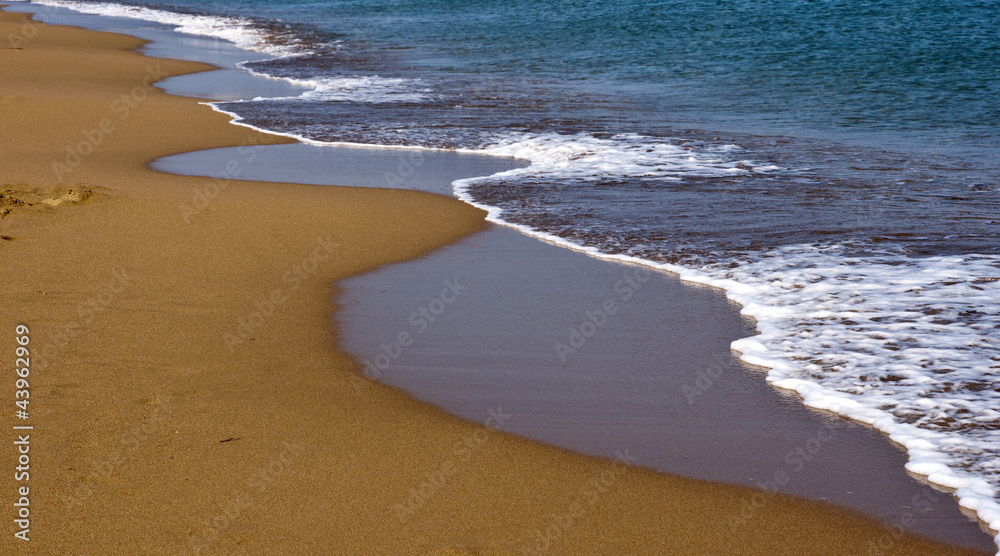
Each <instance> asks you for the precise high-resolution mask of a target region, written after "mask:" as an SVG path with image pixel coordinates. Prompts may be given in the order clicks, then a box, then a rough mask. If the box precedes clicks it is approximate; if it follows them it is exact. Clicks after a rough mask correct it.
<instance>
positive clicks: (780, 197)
mask: <svg viewBox="0 0 1000 556" xmlns="http://www.w3.org/2000/svg"><path fill="white" fill-rule="evenodd" d="M42 1H43V3H49V4H53V3H54V4H68V5H75V6H77V7H80V5H81V4H86V5H87V6H86V9H90V10H97V11H101V12H102V13H115V14H118V15H126V16H141V17H151V18H154V19H156V18H159V20H160V21H173V22H175V23H184V22H185V18H186V16H179V15H177V14H188V15H190V14H195V15H211V16H216V17H218V16H222V17H225V18H240V19H235V20H234V19H209V20H205V19H198V18H194V19H190V18H187V19H188V21H187V23H188V29H189V30H190V31H194V32H199V33H203V34H214V35H222V36H227V37H229V38H230V39H232V40H236V41H237V43H238V44H243V45H244V46H245V47H247V48H251V49H256V50H258V51H265V52H271V53H274V54H276V55H277V57H276V58H274V59H271V60H264V61H258V62H253V63H248V64H246V65H245V68H246V69H247V70H248V71H252V72H256V73H260V74H264V75H267V76H269V77H272V78H279V79H285V80H288V81H293V82H295V83H298V84H301V85H308V86H310V87H311V90H310V91H309V92H306V93H304V94H302V95H301V96H295V97H289V98H272V99H247V100H246V101H245V102H235V103H234V102H230V103H223V104H220V105H219V107H220V108H221V109H223V110H226V111H230V112H232V113H234V114H237V115H239V116H240V117H242V118H244V121H245V123H248V124H251V125H254V126H256V127H259V128H262V129H266V130H273V131H279V132H283V133H289V134H293V135H296V136H299V137H302V138H303V139H308V140H313V141H319V142H348V143H364V144H377V145H406V146H420V147H429V148H444V149H456V150H470V151H480V152H486V153H490V154H495V155H504V156H516V157H519V158H524V159H528V160H530V161H531V163H532V164H531V166H530V167H528V168H525V169H521V170H514V171H512V172H508V173H506V174H502V175H497V176H492V177H489V178H484V179H479V180H472V181H470V182H466V183H462V184H458V186H459V188H458V190H459V193H460V194H461V195H462V196H463V198H464V199H466V200H468V201H469V202H473V203H476V204H479V205H480V206H483V207H485V208H489V209H491V211H492V217H493V218H494V219H497V220H500V221H503V222H506V223H509V224H513V225H518V226H521V227H523V229H525V230H526V231H529V232H530V233H537V234H548V235H549V236H550V238H551V239H554V240H557V241H563V242H566V243H567V244H572V245H573V246H575V247H577V248H582V249H589V250H591V251H592V252H593V253H595V254H600V255H604V256H619V257H634V258H636V260H641V261H644V262H646V263H647V264H651V265H656V264H663V265H678V266H666V267H664V268H669V269H671V270H675V271H678V272H685V273H687V275H688V276H689V277H690V278H691V279H694V280H698V281H701V282H706V283H712V284H715V285H718V286H720V287H724V288H726V289H727V290H728V292H729V295H730V297H732V298H733V299H735V300H737V301H739V302H740V303H742V304H743V305H744V307H745V309H744V312H745V313H747V314H749V315H752V316H754V317H755V318H757V320H758V323H759V328H760V331H761V335H760V336H757V337H755V338H754V340H753V342H752V343H746V342H744V343H742V344H740V345H739V346H734V347H736V348H737V349H739V350H740V351H741V352H743V353H744V360H747V361H749V362H754V363H757V364H761V365H765V366H768V367H770V368H771V369H772V371H771V373H770V375H769V378H770V379H771V380H772V381H774V382H775V383H777V384H779V385H782V386H784V387H786V388H789V389H793V390H796V391H798V392H799V393H800V394H802V395H803V397H804V398H805V401H806V403H807V404H809V405H812V406H815V407H823V408H826V409H830V410H833V411H837V412H839V413H842V414H844V415H848V416H851V417H853V418H855V419H857V420H860V421H863V422H868V423H872V424H874V425H875V426H877V427H878V428H880V429H881V430H883V431H885V432H887V433H891V434H893V435H894V436H893V438H894V439H895V440H896V441H897V442H899V443H901V444H903V445H905V446H907V447H908V448H909V449H910V457H911V466H910V467H911V469H910V470H911V471H913V472H915V473H922V474H933V475H934V476H933V480H934V482H937V483H939V484H943V485H947V486H950V487H952V488H957V489H959V492H958V495H959V497H961V498H963V500H967V501H968V502H969V503H978V504H980V507H979V515H980V517H982V518H983V519H986V520H990V521H992V522H993V526H994V528H995V529H1000V503H998V500H1000V497H998V496H997V488H998V487H1000V468H998V466H997V464H996V461H998V458H1000V412H997V411H996V409H995V408H997V407H1000V347H998V346H1000V4H998V3H997V2H995V1H991V0H940V1H935V2H910V1H904V0H879V1H864V0H857V1H833V0H831V1H820V0H815V1H806V0H785V1H780V2H779V1H773V0H771V1H768V0H763V1H755V2H750V1H741V0H730V1H721V0H718V1H707V0H694V1H684V2H680V1H668V0H662V1H638V0H616V1H595V0H590V1H587V0H578V1H569V0H536V1H533V2H517V3H514V2H500V1H498V0H466V1H462V2H458V1H448V0H437V1H434V0H431V1H417V0H344V1H337V0H327V1H285V2H281V3H276V2H265V1H222V0H209V1H203V0H202V1H193V0H171V1H169V2H138V3H132V5H141V6H148V7H156V8H160V9H165V10H169V11H170V12H171V14H172V15H171V14H166V15H164V14H150V13H136V12H132V11H129V10H127V9H124V8H122V7H121V5H120V4H119V5H117V6H118V7H106V6H105V7H101V6H98V5H96V4H95V3H91V2H82V3H81V2H70V3H66V2H61V1H59V0H42ZM234 37H236V38H234ZM738 343H739V342H738ZM804 385H805V386H804ZM809 385H812V386H819V387H820V390H812V389H810V388H812V386H809ZM845 400H847V401H845Z"/></svg>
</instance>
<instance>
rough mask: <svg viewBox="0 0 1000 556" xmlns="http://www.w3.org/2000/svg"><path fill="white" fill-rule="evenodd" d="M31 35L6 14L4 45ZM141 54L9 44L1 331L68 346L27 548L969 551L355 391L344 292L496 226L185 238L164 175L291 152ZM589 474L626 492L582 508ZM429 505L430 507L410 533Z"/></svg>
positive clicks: (295, 224) (322, 196) (256, 226)
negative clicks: (754, 510)
mask: <svg viewBox="0 0 1000 556" xmlns="http://www.w3.org/2000/svg"><path fill="white" fill-rule="evenodd" d="M25 25H28V23H27V22H26V19H25V18H24V17H23V16H12V15H11V14H2V15H0V28H2V30H3V35H4V36H7V34H8V33H16V32H17V31H18V30H19V29H22V28H23V27H24V26H25ZM140 45H141V41H139V40H137V39H133V38H131V37H125V36H122V35H109V34H101V33H95V32H91V31H83V30H80V29H73V28H67V27H57V26H54V25H53V26H45V27H43V28H41V29H39V30H38V32H37V34H36V35H35V36H34V37H33V38H32V40H31V41H29V43H28V44H26V45H24V48H23V50H15V49H3V50H0V56H4V57H6V58H8V59H9V60H10V63H9V64H8V63H5V64H4V65H3V67H2V68H0V73H2V74H4V77H5V79H4V80H3V81H2V82H3V83H4V85H3V86H2V87H0V91H2V93H0V94H2V97H0V102H2V103H3V106H4V108H5V111H7V112H8V113H9V116H7V117H8V118H9V121H10V122H12V126H11V128H13V129H18V130H30V132H29V133H26V134H22V135H19V136H12V134H10V133H4V135H3V136H2V137H0V148H3V149H4V152H5V153H7V154H9V156H11V159H12V160H15V161H16V162H15V163H13V164H12V165H11V166H10V167H8V168H7V169H5V175H4V177H3V179H4V189H5V190H11V193H9V194H7V196H8V198H10V199H13V202H11V204H10V207H11V208H12V210H11V212H10V213H9V214H7V215H6V217H5V218H4V219H3V220H2V221H0V224H2V226H3V228H2V232H3V235H5V236H7V237H9V238H11V239H5V240H4V241H3V242H2V243H0V248H3V249H4V250H5V251H6V253H5V258H6V260H11V261H18V262H19V264H18V265H17V268H14V267H13V265H11V266H8V265H5V267H4V268H3V270H0V273H2V275H3V282H2V283H4V284H5V285H6V286H7V294H8V296H11V297H12V298H13V305H12V307H13V309H12V310H13V311H16V312H17V313H19V314H13V313H11V312H8V311H5V314H4V327H5V328H7V329H10V330H13V329H14V325H15V323H16V322H15V321H31V322H30V324H31V328H32V334H33V336H32V342H35V343H36V344H38V345H40V346H45V345H46V344H48V345H50V346H54V345H56V341H57V339H59V338H62V340H60V343H62V344H63V345H62V346H61V347H60V348H59V350H58V351H59V353H58V355H57V356H53V357H50V358H49V362H48V363H47V364H45V365H41V364H37V367H36V369H35V371H36V372H37V375H38V376H37V378H36V384H34V385H33V388H34V389H35V390H34V391H35V392H37V393H38V394H37V397H36V398H35V402H36V405H33V406H32V408H33V413H32V415H33V417H32V422H33V424H36V425H37V429H38V433H36V434H38V437H37V438H38V441H37V442H38V443H37V444H36V446H38V450H39V454H40V455H39V459H38V464H37V465H38V469H39V475H35V476H34V477H37V479H33V480H36V481H37V482H33V483H32V485H31V487H32V489H33V492H36V493H37V494H35V495H34V496H35V498H34V499H33V505H32V511H33V512H35V513H36V515H39V516H44V518H38V520H39V521H37V522H36V523H38V526H37V529H35V530H34V531H33V540H32V542H31V543H30V544H26V545H21V546H19V547H18V548H20V549H21V551H24V552H25V553H30V552H34V551H38V553H50V552H52V551H57V552H60V553H83V552H91V551H94V550H98V551H101V550H103V551H105V552H109V551H113V550H114V549H115V548H116V547H117V548H120V547H121V546H123V545H124V546H128V547H130V548H133V549H134V550H135V551H139V550H142V551H152V552H158V553H181V552H189V551H192V549H194V548H198V549H199V550H209V551H210V552H211V553H216V552H243V551H251V552H253V551H255V550H256V551H259V550H263V549H267V550H283V551H286V552H302V551H315V550H321V549H326V550H329V549H330V548H331V547H335V549H336V550H337V551H339V552H348V551H369V552H372V551H373V552H381V553H387V552H394V553H416V552H423V553H426V552H429V551H438V553H446V552H445V551H446V550H451V551H452V553H455V552H458V553H462V552H461V550H465V551H466V552H465V553H473V551H474V550H475V551H479V552H482V553H489V551H492V553H525V552H524V551H523V550H520V549H519V547H521V548H523V547H528V548H529V550H528V552H531V550H532V549H533V548H538V547H539V546H541V545H543V544H546V543H548V546H546V548H549V549H551V550H553V551H556V550H558V551H560V552H563V551H565V552H566V553H571V552H579V551H581V550H584V551H586V550H587V549H591V550H592V549H594V547H601V548H600V549H601V550H606V551H607V550H611V551H616V550H617V551H622V550H625V551H631V552H633V553H634V552H640V551H644V550H647V551H648V550H652V549H653V547H655V546H662V547H668V546H669V547H672V548H673V549H677V543H678V542H683V543H684V547H682V548H681V549H680V550H681V551H686V552H690V553H699V552H705V551H709V552H726V551H733V550H736V549H746V548H747V547H755V548H754V549H753V550H759V551H760V552H767V553H799V552H801V551H802V550H808V551H810V552H815V553H824V552H827V553H845V552H852V551H857V550H860V549H864V548H866V547H869V548H870V547H871V544H870V542H877V541H879V540H883V539H888V541H889V542H887V543H882V544H888V546H886V547H885V548H887V551H886V552H887V553H900V554H904V553H907V554H912V553H921V552H925V553H928V554H930V553H934V554H946V553H956V554H958V553H969V552H968V551H962V550H960V549H954V550H952V549H950V548H949V547H944V546H942V545H940V544H937V543H932V542H928V541H925V540H923V539H919V538H916V537H913V536H911V535H908V534H902V533H897V532H896V531H894V530H891V529H888V528H886V527H884V526H881V525H879V524H877V523H874V522H872V521H871V520H867V519H864V518H860V517H859V516H857V515H855V514H852V513H850V512H846V511H842V510H839V509H836V508H831V507H828V506H826V505H821V504H814V503H809V502H806V501H802V500H798V499H794V498H786V497H775V498H774V499H773V500H774V501H773V502H772V504H770V507H769V508H767V510H766V511H762V512H761V515H759V516H756V518H755V520H754V522H753V527H743V528H737V529H736V530H732V529H731V528H730V527H729V526H728V525H729V524H731V523H732V521H731V517H732V512H733V511H738V509H734V508H730V507H728V505H729V502H727V501H729V500H732V499H733V498H732V497H733V495H734V494H737V493H746V492H748V491H747V490H746V489H738V488H737V487H724V486H721V485H715V484H710V483H704V482H700V481H692V480H686V479H681V478H678V477H671V476H664V475H660V474H655V473H652V472H647V471H644V470H641V469H635V468H627V467H622V466H620V465H615V464H613V463H611V462H608V461H606V460H600V459H596V458H588V457H586V456H579V455H576V454H572V453H568V452H566V451H563V450H559V449H555V448H550V447H548V446H542V445H539V444H537V443H534V442H529V441H524V440H520V439H517V438H514V437H509V436H507V435H500V434H492V433H490V432H489V430H490V429H489V428H484V427H482V426H476V425H474V424H471V423H468V422H466V421H462V420H460V419H457V418H454V417H451V416H448V415H445V414H443V413H441V412H440V411H438V410H436V409H433V408H431V407H429V406H428V405H427V404H423V403H420V402H417V401H414V400H413V399H411V398H409V397H408V396H406V395H403V394H401V393H399V392H398V391H396V390H393V389H389V388H384V387H376V386H374V385H369V386H364V387H362V388H360V389H358V388H357V386H358V384H357V382H356V381H355V380H352V379H355V378H356V376H357V375H356V374H354V373H356V372H357V370H358V369H357V366H356V364H355V363H354V362H353V361H352V360H351V358H350V357H348V356H347V355H346V354H345V353H343V352H342V351H341V350H339V349H337V348H334V347H332V346H334V345H335V344H334V342H333V340H334V339H333V338H332V337H331V336H332V334H331V332H330V330H329V326H328V324H327V317H328V314H329V312H330V311H331V305H332V303H331V301H330V300H331V299H332V294H333V290H334V288H333V287H332V286H331V284H332V283H333V282H335V281H337V280H340V279H343V278H345V277H347V276H354V275H357V274H360V273H362V272H365V271H368V270H371V269H373V268H376V267H379V266H382V265H384V264H388V263H391V262H398V261H403V260H409V259H412V258H414V257H416V256H418V255H420V254H422V253H426V252H428V251H429V250H432V249H434V248H436V247H440V246H443V245H447V244H450V243H452V242H454V241H456V240H458V239H459V238H461V237H464V236H465V235H467V234H468V233H470V232H473V231H476V230H478V229H482V227H483V225H484V223H483V216H482V213H481V212H480V211H478V210H476V209H473V208H471V207H468V206H466V205H463V204H462V203H460V202H458V201H456V200H451V199H446V198H443V197H438V196H434V195H429V194H420V193H412V192H404V191H375V190H366V189H345V188H330V187H316V186H297V185H293V184H273V183H259V182H232V183H231V184H230V186H227V189H226V193H225V194H224V195H219V196H217V197H215V198H213V199H212V201H211V203H210V204H209V205H208V206H207V207H205V208H204V209H202V210H200V211H199V212H198V213H197V218H194V219H192V221H191V222H184V219H183V217H182V214H181V213H180V211H179V210H178V207H179V206H180V205H182V204H184V203H190V202H192V199H193V198H194V196H195V195H197V193H198V191H204V190H207V188H211V187H212V186H213V181H212V180H211V179H207V178H186V177H182V176H172V175H166V174H160V173H157V172H154V171H151V170H149V169H148V168H147V167H146V164H147V163H148V162H149V161H151V160H153V159H155V158H159V157H162V156H166V155H168V154H174V153H179V152H189V151H195V150H204V149H208V148H212V147H222V146H229V145H244V146H247V147H252V146H254V145H258V144H264V143H280V142H282V141H278V140H276V139H274V138H266V137H262V136H261V135H260V134H256V133H252V132H249V131H247V130H243V129H240V128H238V127H236V126H232V125H230V123H229V121H228V120H227V119H226V118H224V117H222V116H219V115H215V114H213V113H212V112H211V111H209V110H208V108H207V107H204V106H200V105H198V103H197V102H196V101H194V100H191V99H182V98H179V97H170V96H167V95H164V94H162V93H160V92H159V91H157V90H155V88H152V87H149V86H147V83H148V84H149V85H152V83H153V80H152V77H151V76H152V73H151V72H150V70H149V69H148V67H147V66H148V65H149V64H150V63H153V64H154V65H155V67H153V69H154V70H155V74H156V75H157V76H161V75H167V74H173V73H186V72H190V71H203V70H206V69H208V68H207V67H206V66H205V65H203V64H194V63H188V62H175V61H172V60H159V59H157V60H154V59H150V58H145V57H142V56H139V55H138V54H135V53H134V52H132V50H134V49H135V48H138V47H139V46H140ZM5 62H6V61H5ZM136 90H138V91H139V93H138V95H139V96H141V98H142V100H141V101H139V100H138V97H137V96H135V95H132V92H133V91H136ZM122 95H132V99H133V100H134V101H135V104H136V106H135V108H133V109H132V110H131V111H130V112H129V116H128V117H127V118H121V119H120V120H118V121H114V120H110V118H108V117H105V116H104V115H105V114H107V113H108V112H109V111H110V112H111V113H112V114H114V115H116V116H118V115H120V114H117V113H115V112H114V110H113V108H112V106H113V102H114V99H118V98H121V97H122ZM126 105H128V104H127V102H126ZM119 106H121V105H119ZM106 119H108V120H109V121H111V122H112V123H113V124H114V126H113V127H109V126H106V125H102V124H103V123H104V122H105V120H106ZM95 130H99V131H100V132H101V133H100V141H97V140H92V141H91V143H93V144H92V145H90V150H89V152H88V153H87V154H86V155H83V151H84V150H86V149H79V148H77V149H76V151H77V155H78V156H80V158H81V161H80V162H79V163H78V164H76V165H70V164H67V165H68V166H71V167H72V172H71V173H70V174H64V175H63V177H64V178H66V177H70V175H71V176H72V180H73V183H72V184H71V185H63V184H60V183H59V182H58V179H57V178H56V176H55V175H54V174H53V171H52V163H53V156H52V149H53V147H52V145H67V144H68V146H67V148H68V149H70V150H73V149H74V147H78V146H79V145H80V144H82V142H83V141H84V140H86V139H89V138H92V137H98V134H97V132H95ZM151 130H155V132H156V133H152V132H151ZM88 133H89V136H88V135H87V134H88ZM81 137H83V139H81ZM56 150H57V151H58V150H59V147H56ZM60 156H61V155H60ZM230 187H231V188H230ZM70 190H72V191H70ZM237 190H238V191H239V193H240V194H239V195H235V194H232V192H235V191H237ZM81 192H88V193H87V194H86V195H83V194H81ZM19 203H23V204H19ZM327 238H329V239H327ZM40 254H43V255H42V256H40ZM296 269H297V270H296ZM310 269H311V270H310ZM286 277H289V278H288V279H286ZM275 291H277V292H278V294H277V295H276V294H275ZM269 303H270V305H268V304H269ZM265 307H269V309H264V308H265ZM257 313H261V314H263V313H268V314H267V315H266V318H263V319H262V320H264V321H266V322H261V324H259V325H257V326H253V325H251V326H250V328H252V330H251V332H252V333H253V336H252V337H250V336H249V335H248V337H247V338H245V340H244V342H242V343H241V344H240V345H239V346H235V348H238V349H230V348H229V347H227V344H226V341H225V337H224V336H225V334H226V333H230V332H232V331H234V330H239V328H240V327H241V324H242V323H241V319H242V320H244V321H246V322H251V323H252V322H256V319H254V318H253V315H254V314H257ZM98 317H99V318H98ZM70 324H76V326H74V327H70V326H69V325H70ZM4 344H5V345H8V346H9V341H4ZM228 346H232V344H228ZM10 349H13V348H12V346H10ZM39 349H42V350H44V349H45V348H39ZM50 349H51V348H50ZM35 408H37V409H35ZM488 417H489V416H487V415H484V416H483V419H487V418H488ZM499 421H500V419H499V418H498V417H494V418H493V420H492V421H491V422H490V423H488V424H491V425H497V424H499ZM470 439H471V440H470ZM480 439H485V440H482V441H480ZM463 443H464V444H463ZM470 443H471V444H470ZM462 445H465V446H466V449H465V450H461V449H460V447H461V446H462ZM472 447H475V450H473V449H472ZM42 454H44V457H43V456H42ZM466 454H468V457H467V459H466ZM5 460H6V461H7V462H8V464H10V463H12V461H13V460H12V459H11V455H8V456H7V457H6V458H5ZM448 462H451V464H450V465H449V464H448ZM459 464H461V465H459ZM449 470H454V472H450V471H449ZM427 477H430V479H432V480H431V481H430V482H429V483H428V480H429V479H427ZM441 477H445V479H446V480H445V481H443V484H438V483H441V481H440V478H441ZM592 480H596V481H598V484H600V485H603V488H604V490H603V491H601V492H597V491H596V490H594V489H590V490H585V485H587V484H588V483H590V482H591V481H592ZM12 482H13V481H11V479H10V478H6V479H5V480H4V492H11V488H10V486H11V484H10V483H12ZM425 484H430V485H431V486H430V487H429V488H422V487H423V485H425ZM414 485H417V486H416V487H414ZM435 485H437V486H435ZM612 487H614V488H612ZM414 488H417V489H418V490H419V491H420V492H418V494H420V493H421V492H423V493H429V495H428V496H419V497H418V498H419V499H421V500H422V502H421V504H420V506H421V507H420V508H417V509H414V510H413V512H411V513H410V514H408V516H407V518H406V519H405V520H403V519H399V521H400V523H398V524H396V523H392V521H391V520H388V519H387V518H390V517H393V516H397V517H398V516H399V515H400V514H399V513H398V512H397V511H396V510H395V509H394V508H396V507H397V506H399V505H400V504H402V503H404V502H405V503H409V502H410V501H411V500H412V497H413V495H412V494H410V493H409V490H410V489H414ZM525 492H531V496H530V497H529V496H525ZM594 493H596V494H598V495H599V496H597V497H596V499H595V501H594V503H593V504H592V505H587V506H581V504H582V503H583V502H582V500H587V501H588V502H587V504H590V503H589V500H590V496H591V494H594ZM303 502H307V503H306V504H304V503H303ZM407 507H409V505H408V506H407ZM98 508H99V509H100V511H97V509H98ZM581 509H583V510H585V511H583V512H580V510H581ZM553 516H555V518H553ZM553 519H555V521H554V522H553ZM790 521H791V522H790ZM387 523H388V524H391V526H387ZM111 524H113V527H110V526H109V525H111ZM695 529H697V530H696V531H695ZM543 532H544V533H543ZM536 533H537V535H536ZM538 535H541V540H540V541H539V540H538ZM192 539H194V540H192ZM11 542H14V541H12V540H11V537H5V538H4V541H2V543H0V546H7V545H9V544H10V543H11ZM539 543H541V544H539ZM553 545H557V546H553ZM877 546H879V547H881V546H882V545H881V544H880V545H877ZM195 551H196V552H197V551H198V550H195Z"/></svg>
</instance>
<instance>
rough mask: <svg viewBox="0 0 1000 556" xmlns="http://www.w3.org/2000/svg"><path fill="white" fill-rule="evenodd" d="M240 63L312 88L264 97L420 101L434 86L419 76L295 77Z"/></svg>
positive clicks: (266, 77) (283, 79) (246, 69)
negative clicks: (428, 84) (295, 92)
mask: <svg viewBox="0 0 1000 556" xmlns="http://www.w3.org/2000/svg"><path fill="white" fill-rule="evenodd" d="M237 66H238V67H239V68H240V69H242V70H244V71H246V72H248V73H250V74H251V75H255V76H257V77H262V78H265V79H277V80H280V81H285V82H287V83H291V84H292V85H295V86H298V87H305V88H308V89H309V90H308V91H305V92H304V93H302V94H300V95H299V96H297V97H282V98H255V99H253V100H254V101H260V100H295V99H301V100H326V101H354V102H373V103H378V102H420V101H424V100H427V99H428V98H430V97H429V96H428V95H429V94H430V93H431V90H430V89H429V88H427V87H425V86H424V85H423V84H422V83H421V82H420V81H418V80H415V79H403V78H398V77H380V76H378V75H356V76H336V77H316V78H312V79H299V78H294V77H275V76H273V75H271V74H268V73H263V72H260V71H257V70H255V69H253V68H251V67H247V65H246V63H240V64H237Z"/></svg>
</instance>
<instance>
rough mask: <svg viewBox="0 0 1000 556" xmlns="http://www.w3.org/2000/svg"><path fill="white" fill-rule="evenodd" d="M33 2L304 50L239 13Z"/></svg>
mask: <svg viewBox="0 0 1000 556" xmlns="http://www.w3.org/2000/svg"><path fill="white" fill-rule="evenodd" d="M32 3H34V4H39V5H42V6H52V7H57V8H66V9H70V10H73V11H77V12H80V13H86V14H94V15H104V16H110V17H126V18H131V19H142V20H145V21H155V22H157V23H164V24H166V25H173V26H175V27H176V30H177V31H180V32H181V33H187V34H190V35H201V36H206V37H216V38H219V39H223V40H226V41H229V42H231V43H233V44H234V45H236V47H237V48H240V49H242V50H247V51H251V52H261V53H264V54H270V55H273V56H289V55H293V54H301V53H302V52H303V50H302V49H301V48H300V47H298V46H296V45H294V44H276V43H275V42H274V41H273V40H271V36H270V35H269V34H268V33H267V32H265V31H263V30H261V29H260V28H259V27H258V26H257V25H256V24H254V23H253V22H252V21H250V20H247V19H242V18H237V17H221V16H210V15H194V14H182V13H176V12H168V11H164V10H156V9H152V8H143V7H139V6H125V5H122V4H113V3H104V2H93V3H92V2H73V1H70V0H32Z"/></svg>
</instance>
